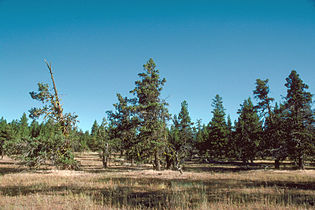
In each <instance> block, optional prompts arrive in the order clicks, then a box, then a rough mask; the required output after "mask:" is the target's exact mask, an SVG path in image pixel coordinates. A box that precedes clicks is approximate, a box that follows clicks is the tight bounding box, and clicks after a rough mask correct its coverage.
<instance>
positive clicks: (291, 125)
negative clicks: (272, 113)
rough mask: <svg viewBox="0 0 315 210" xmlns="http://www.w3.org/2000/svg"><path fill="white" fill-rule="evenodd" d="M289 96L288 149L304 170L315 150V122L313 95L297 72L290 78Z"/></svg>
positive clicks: (292, 73) (287, 100)
mask: <svg viewBox="0 0 315 210" xmlns="http://www.w3.org/2000/svg"><path fill="white" fill-rule="evenodd" d="M286 81H287V83H286V84H285V86H286V87H287V95H286V97H285V99H286V101H285V112H286V113H287V119H286V120H287V123H286V124H287V133H289V137H288V139H287V148H288V153H289V156H290V157H291V158H292V159H294V160H296V161H297V162H298V167H299V168H300V169H304V159H305V156H306V155H307V154H310V153H312V152H313V150H314V148H315V147H314V143H315V142H314V133H313V132H312V129H311V128H312V123H313V122H314V117H313V113H312V110H311V104H312V94H311V93H310V92H307V91H306V90H307V89H308V85H306V84H305V83H303V81H302V80H301V79H300V77H299V75H298V74H297V72H296V71H294V70H293V71H292V72H291V73H290V75H289V76H288V78H286Z"/></svg>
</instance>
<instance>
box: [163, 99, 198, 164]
mask: <svg viewBox="0 0 315 210" xmlns="http://www.w3.org/2000/svg"><path fill="white" fill-rule="evenodd" d="M192 125H193V123H192V122H191V119H190V116H189V112H188V103H187V102H186V101H183V102H182V103H181V111H180V113H179V115H178V117H177V116H176V115H175V116H174V119H173V125H172V126H171V129H170V131H169V135H168V141H169V144H168V146H167V148H166V155H167V156H166V157H167V161H166V162H167V168H169V167H170V166H171V165H173V167H174V168H176V169H179V168H181V165H182V164H183V163H184V160H185V159H188V158H189V157H190V156H191V154H192V149H193V146H194V145H193V130H192V127H191V126H192Z"/></svg>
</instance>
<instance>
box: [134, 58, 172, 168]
mask: <svg viewBox="0 0 315 210" xmlns="http://www.w3.org/2000/svg"><path fill="white" fill-rule="evenodd" d="M143 67H144V72H143V73H140V74H138V76H139V77H140V80H137V81H136V82H135V85H136V87H135V88H134V89H133V90H132V91H131V93H133V94H135V95H136V97H137V104H136V105H135V106H134V111H135V112H136V113H137V115H138V118H139V122H140V127H139V136H138V139H140V140H141V141H140V142H139V143H138V146H139V147H138V148H141V151H140V152H139V156H141V157H143V158H148V159H154V161H153V167H154V169H156V170H160V169H161V165H160V161H161V152H162V151H163V150H164V148H165V144H166V138H167V130H166V120H167V119H168V116H169V115H168V110H167V108H166V105H167V103H166V102H165V101H163V100H161V98H160V94H161V91H162V89H163V86H164V84H165V82H166V80H165V78H163V79H161V78H160V75H159V70H157V69H156V65H155V63H154V61H153V59H150V60H149V61H148V62H147V63H146V64H145V65H144V66H143Z"/></svg>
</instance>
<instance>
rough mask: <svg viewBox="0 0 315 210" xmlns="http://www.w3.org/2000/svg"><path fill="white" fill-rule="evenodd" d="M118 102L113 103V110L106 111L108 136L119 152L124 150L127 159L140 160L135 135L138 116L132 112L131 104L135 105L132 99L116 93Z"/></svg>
mask: <svg viewBox="0 0 315 210" xmlns="http://www.w3.org/2000/svg"><path fill="white" fill-rule="evenodd" d="M117 99H118V103H116V104H114V108H115V111H114V112H113V111H108V112H107V115H108V119H109V128H108V134H109V138H110V139H112V140H115V147H116V149H117V150H119V151H120V152H121V154H122V153H123V152H125V155H126V157H127V159H129V160H131V161H133V160H140V159H139V156H138V154H139V149H138V148H137V147H138V144H137V143H138V140H137V136H136V131H137V126H138V118H137V117H136V115H135V114H134V113H133V111H132V109H133V108H134V107H132V105H135V100H134V99H128V98H127V97H122V96H121V95H120V94H117Z"/></svg>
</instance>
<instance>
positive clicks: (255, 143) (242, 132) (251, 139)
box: [235, 98, 262, 163]
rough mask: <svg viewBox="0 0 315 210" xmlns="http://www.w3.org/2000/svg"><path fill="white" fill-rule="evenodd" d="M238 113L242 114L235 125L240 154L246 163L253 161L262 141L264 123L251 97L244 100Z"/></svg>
mask: <svg viewBox="0 0 315 210" xmlns="http://www.w3.org/2000/svg"><path fill="white" fill-rule="evenodd" d="M238 113H239V114H240V116H239V118H238V121H237V123H236V125H235V127H236V134H235V138H236V142H237V150H238V151H237V152H238V156H239V158H240V159H241V160H242V161H243V162H244V163H247V162H248V160H250V161H251V162H253V160H254V159H255V157H256V155H257V151H258V147H259V143H260V137H261V132H262V124H261V122H260V121H259V117H258V114H257V112H256V110H255V109H254V106H253V103H252V101H251V99H250V98H248V99H247V100H245V101H244V102H243V104H242V105H241V108H240V109H239V111H238Z"/></svg>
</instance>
